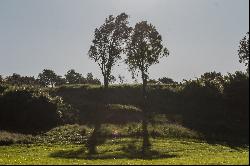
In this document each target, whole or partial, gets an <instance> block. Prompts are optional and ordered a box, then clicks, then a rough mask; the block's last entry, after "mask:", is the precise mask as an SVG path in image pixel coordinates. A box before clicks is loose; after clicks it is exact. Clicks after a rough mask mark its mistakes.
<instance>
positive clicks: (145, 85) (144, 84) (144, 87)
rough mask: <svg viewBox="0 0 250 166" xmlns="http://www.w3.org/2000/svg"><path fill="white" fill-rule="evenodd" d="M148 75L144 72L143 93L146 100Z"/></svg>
mask: <svg viewBox="0 0 250 166" xmlns="http://www.w3.org/2000/svg"><path fill="white" fill-rule="evenodd" d="M146 88H147V76H146V74H145V73H142V93H143V98H144V100H146V98H147V91H146Z"/></svg>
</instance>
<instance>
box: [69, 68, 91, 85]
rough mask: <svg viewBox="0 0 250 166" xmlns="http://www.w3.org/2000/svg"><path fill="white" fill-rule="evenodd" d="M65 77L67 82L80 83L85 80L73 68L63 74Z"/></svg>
mask: <svg viewBox="0 0 250 166" xmlns="http://www.w3.org/2000/svg"><path fill="white" fill-rule="evenodd" d="M65 78H66V81H67V83H68V84H81V83H85V82H86V80H85V79H84V78H83V77H82V75H81V74H80V73H77V72H76V71H75V70H74V69H71V70H69V71H68V72H67V74H65Z"/></svg>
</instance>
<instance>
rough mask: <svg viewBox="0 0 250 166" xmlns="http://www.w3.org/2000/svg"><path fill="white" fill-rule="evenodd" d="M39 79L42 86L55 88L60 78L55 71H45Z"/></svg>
mask: <svg viewBox="0 0 250 166" xmlns="http://www.w3.org/2000/svg"><path fill="white" fill-rule="evenodd" d="M38 79H39V82H40V84H41V85H43V86H51V87H54V86H55V84H56V82H57V80H58V76H57V75H56V73H55V72H54V71H53V70H48V69H44V70H43V72H42V73H40V74H39V75H38Z"/></svg>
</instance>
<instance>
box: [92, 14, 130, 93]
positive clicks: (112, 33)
mask: <svg viewBox="0 0 250 166" xmlns="http://www.w3.org/2000/svg"><path fill="white" fill-rule="evenodd" d="M128 23H129V22H128V15H127V14H125V13H121V14H120V15H118V16H117V17H114V16H113V15H110V16H109V17H108V18H107V19H106V20H105V23H104V24H103V25H102V26H101V27H100V28H99V29H96V30H95V34H94V40H93V41H92V43H93V44H92V45H91V47H90V50H89V52H88V54H89V57H90V58H91V59H93V60H94V61H95V62H97V63H98V65H99V67H100V69H101V73H102V75H103V78H104V86H105V88H107V87H108V85H109V81H110V77H111V72H112V68H113V66H114V65H115V64H116V62H117V61H118V60H119V59H121V54H122V53H123V52H124V51H125V49H124V48H125V45H126V43H127V40H128V38H129V35H130V32H131V30H132V28H131V27H129V26H128Z"/></svg>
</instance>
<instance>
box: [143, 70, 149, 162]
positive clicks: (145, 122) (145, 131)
mask: <svg viewBox="0 0 250 166" xmlns="http://www.w3.org/2000/svg"><path fill="white" fill-rule="evenodd" d="M142 81H143V85H142V93H143V121H142V133H143V144H142V155H143V157H146V154H147V151H149V150H150V146H151V145H150V141H149V132H148V118H147V112H148V111H147V75H146V74H145V73H144V72H142Z"/></svg>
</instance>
